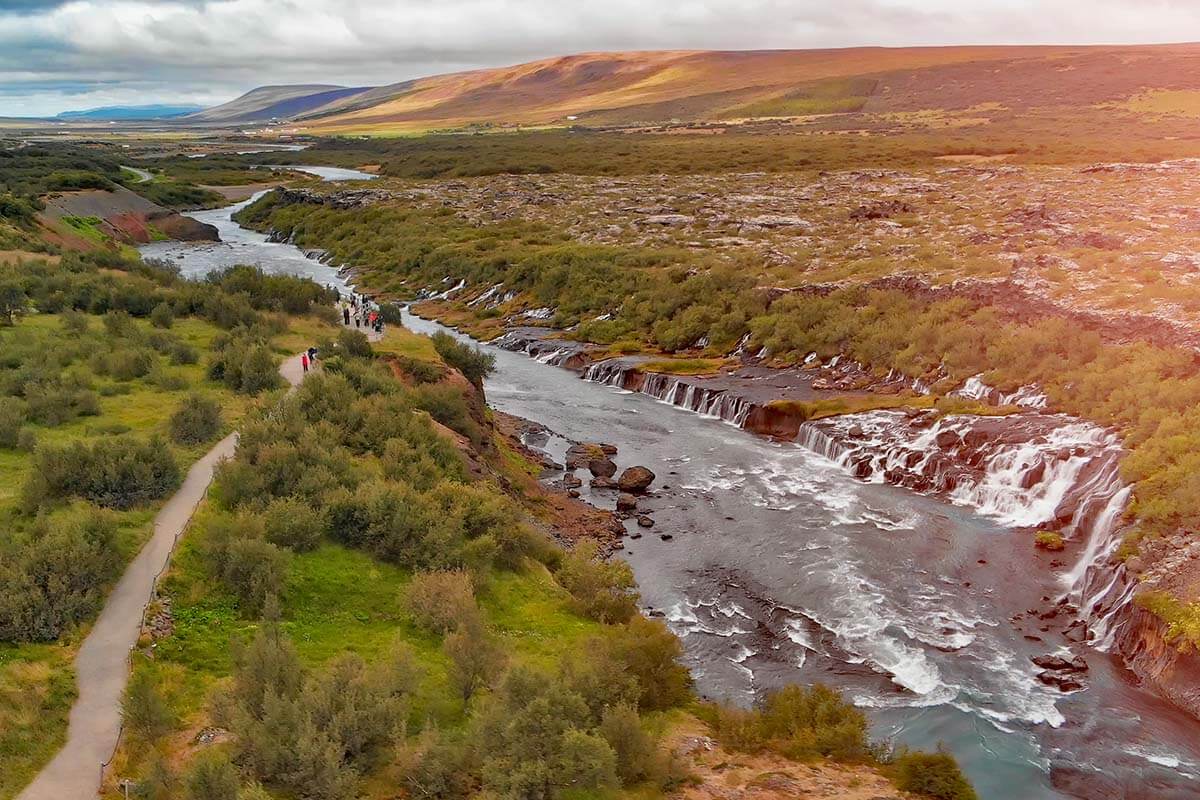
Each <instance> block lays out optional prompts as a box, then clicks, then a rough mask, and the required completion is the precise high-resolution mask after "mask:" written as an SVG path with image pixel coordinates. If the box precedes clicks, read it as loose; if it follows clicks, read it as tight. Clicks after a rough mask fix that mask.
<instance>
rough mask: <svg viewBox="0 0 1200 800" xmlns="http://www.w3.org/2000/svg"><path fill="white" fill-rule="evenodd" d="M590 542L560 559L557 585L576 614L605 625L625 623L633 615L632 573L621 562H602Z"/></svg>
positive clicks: (636, 597) (634, 598)
mask: <svg viewBox="0 0 1200 800" xmlns="http://www.w3.org/2000/svg"><path fill="white" fill-rule="evenodd" d="M598 551H599V548H598V547H597V545H596V543H595V542H593V541H591V540H583V541H580V542H579V543H578V544H576V545H575V547H574V548H573V549H572V550H571V551H570V552H568V553H567V554H566V555H564V556H563V559H562V563H561V564H560V566H559V568H558V571H557V573H555V575H556V577H557V578H558V582H559V583H560V584H562V586H563V588H564V589H566V590H567V591H568V592H570V593H571V599H572V605H573V606H574V609H575V611H576V612H577V613H579V614H582V615H583V616H585V617H588V618H589V619H594V620H596V621H597V622H602V623H605V624H612V623H619V622H627V621H629V619H630V618H631V617H633V616H634V615H635V614H636V613H637V602H638V595H637V592H636V591H635V589H634V586H635V583H634V579H633V570H632V569H630V567H629V564H628V563H626V562H624V561H602V560H600V558H599V556H598Z"/></svg>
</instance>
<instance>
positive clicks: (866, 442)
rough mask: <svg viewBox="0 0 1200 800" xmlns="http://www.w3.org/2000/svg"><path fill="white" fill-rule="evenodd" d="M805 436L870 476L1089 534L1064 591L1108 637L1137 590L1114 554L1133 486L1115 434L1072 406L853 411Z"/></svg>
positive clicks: (997, 515)
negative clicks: (1008, 411)
mask: <svg viewBox="0 0 1200 800" xmlns="http://www.w3.org/2000/svg"><path fill="white" fill-rule="evenodd" d="M796 441H797V443H798V444H800V445H802V446H803V447H806V448H807V449H809V450H812V451H813V452H815V453H818V454H819V455H822V456H824V457H825V458H828V459H829V460H831V461H833V462H835V463H836V464H838V465H839V466H841V467H843V468H844V469H847V470H849V471H850V472H852V473H853V474H854V475H856V476H858V477H859V478H862V479H863V480H867V481H875V482H880V483H884V482H886V483H892V484H896V485H900V486H906V487H908V488H910V489H913V490H915V491H920V492H922V493H928V494H940V495H942V496H944V497H946V499H948V500H949V501H950V502H952V503H955V504H958V505H963V506H968V507H970V508H973V509H975V510H976V511H977V512H979V513H980V514H983V515H985V516H988V517H991V518H993V519H996V520H997V521H999V522H1001V523H1003V524H1005V525H1009V526H1012V527H1022V528H1035V527H1040V526H1044V525H1051V526H1053V527H1054V528H1056V529H1059V530H1060V531H1061V532H1062V534H1063V536H1064V537H1066V538H1068V539H1072V540H1075V541H1080V542H1082V543H1083V549H1082V552H1081V553H1080V555H1079V558H1078V559H1077V560H1076V562H1075V563H1074V565H1073V566H1072V567H1071V568H1070V570H1068V571H1067V572H1066V573H1064V575H1063V583H1064V585H1065V586H1066V589H1067V593H1066V598H1067V599H1068V600H1069V602H1070V603H1071V604H1072V605H1074V606H1075V607H1076V608H1078V609H1079V611H1080V614H1081V616H1082V617H1083V618H1084V619H1086V620H1087V621H1088V623H1089V630H1090V640H1091V641H1092V642H1093V643H1094V644H1096V645H1097V646H1098V647H1101V648H1103V647H1106V646H1107V645H1108V644H1109V643H1111V640H1112V637H1113V635H1114V630H1113V623H1114V622H1115V621H1116V620H1117V619H1118V618H1119V616H1120V612H1121V611H1122V610H1123V609H1124V607H1125V606H1126V604H1127V603H1128V601H1129V598H1130V596H1131V595H1132V585H1131V583H1130V582H1129V581H1128V580H1126V578H1125V576H1124V568H1123V567H1117V568H1116V569H1114V568H1113V567H1112V566H1111V565H1110V563H1109V562H1110V557H1111V556H1112V554H1113V552H1114V551H1115V550H1116V548H1117V547H1118V545H1119V544H1120V530H1121V522H1122V519H1123V515H1124V511H1125V508H1126V505H1127V504H1128V502H1129V497H1130V488H1129V487H1128V486H1126V485H1125V484H1124V482H1122V480H1121V476H1120V459H1121V456H1122V454H1123V450H1122V447H1121V444H1120V440H1119V439H1118V438H1117V436H1116V434H1114V433H1112V432H1111V431H1108V430H1105V429H1104V428H1101V427H1099V426H1096V425H1092V424H1090V423H1087V422H1082V421H1080V420H1078V419H1075V418H1072V417H1068V416H1065V415H1048V414H1021V415H1014V416H1009V417H977V416H970V415H954V416H945V417H940V418H937V419H936V420H931V419H930V418H929V417H928V416H925V415H912V414H910V413H906V412H901V411H876V412H869V413H865V414H848V415H845V416H841V417H836V418H832V419H828V420H820V421H816V422H807V423H804V424H803V425H801V427H800V433H799V435H798V436H797V438H796Z"/></svg>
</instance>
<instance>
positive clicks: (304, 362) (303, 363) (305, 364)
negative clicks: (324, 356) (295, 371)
mask: <svg viewBox="0 0 1200 800" xmlns="http://www.w3.org/2000/svg"><path fill="white" fill-rule="evenodd" d="M300 366H301V367H303V368H304V371H305V372H308V352H307V351H306V352H303V353H301V354H300Z"/></svg>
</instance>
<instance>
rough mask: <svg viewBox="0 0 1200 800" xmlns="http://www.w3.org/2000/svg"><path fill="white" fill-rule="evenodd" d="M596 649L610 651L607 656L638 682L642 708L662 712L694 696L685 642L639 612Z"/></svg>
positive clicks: (595, 646) (640, 707) (595, 647)
mask: <svg viewBox="0 0 1200 800" xmlns="http://www.w3.org/2000/svg"><path fill="white" fill-rule="evenodd" d="M593 648H594V649H595V650H596V651H604V652H606V657H607V658H609V659H611V660H612V661H613V662H614V663H616V664H618V665H620V668H621V669H622V670H623V671H624V672H625V673H627V674H629V675H631V676H632V677H633V678H634V679H635V680H636V681H637V685H638V689H639V692H640V694H639V696H638V701H637V703H638V708H639V709H640V710H642V711H661V710H664V709H668V708H674V707H675V706H678V705H682V704H683V703H685V702H687V701H688V700H689V699H690V697H691V688H692V676H691V674H690V673H689V672H688V671H687V668H686V667H684V666H683V665H682V664H680V663H679V659H680V658H682V657H683V645H682V644H681V643H680V642H679V639H677V638H676V637H675V635H674V634H673V633H671V631H670V630H668V629H667V627H666V626H665V625H663V624H662V623H661V622H659V621H657V620H650V619H647V618H645V617H643V616H641V615H640V614H639V615H635V616H634V617H633V618H632V619H630V620H629V622H628V623H626V624H625V625H622V626H620V627H618V628H614V629H612V630H611V631H609V632H608V633H607V635H606V636H604V637H603V638H601V639H600V640H599V641H598V642H595V643H594V644H593Z"/></svg>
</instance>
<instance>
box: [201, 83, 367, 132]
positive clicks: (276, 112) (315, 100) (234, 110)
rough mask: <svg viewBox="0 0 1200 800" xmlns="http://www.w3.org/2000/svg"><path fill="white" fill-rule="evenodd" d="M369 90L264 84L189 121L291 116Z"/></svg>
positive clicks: (256, 119)
mask: <svg viewBox="0 0 1200 800" xmlns="http://www.w3.org/2000/svg"><path fill="white" fill-rule="evenodd" d="M363 91H365V88H362V87H360V88H350V87H346V86H325V85H320V84H316V85H294V86H260V87H258V88H257V89H252V90H250V91H249V92H246V93H245V94H244V95H242V96H241V97H238V98H236V99H234V100H230V101H229V102H228V103H222V104H221V105H219V106H214V107H212V108H208V109H205V110H203V111H200V112H198V113H195V114H189V115H188V116H187V117H184V118H183V121H185V122H187V123H189V124H208V123H218V124H219V123H242V122H266V121H268V120H272V119H290V118H292V117H296V116H299V115H301V114H303V113H305V112H307V111H311V110H312V109H316V108H320V107H322V106H326V105H329V104H330V103H334V102H336V101H338V100H341V99H343V98H346V97H352V96H354V95H356V94H359V93H361V92H363Z"/></svg>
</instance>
